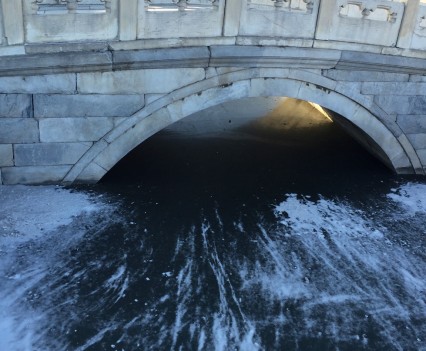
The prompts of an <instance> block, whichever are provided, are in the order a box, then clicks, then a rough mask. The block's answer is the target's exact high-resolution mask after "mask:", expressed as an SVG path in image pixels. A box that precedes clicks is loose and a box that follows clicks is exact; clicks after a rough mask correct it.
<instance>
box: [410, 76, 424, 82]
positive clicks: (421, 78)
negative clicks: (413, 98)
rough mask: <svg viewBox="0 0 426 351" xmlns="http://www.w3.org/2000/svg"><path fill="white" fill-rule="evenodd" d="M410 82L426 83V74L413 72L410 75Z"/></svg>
mask: <svg viewBox="0 0 426 351" xmlns="http://www.w3.org/2000/svg"><path fill="white" fill-rule="evenodd" d="M410 82H415V83H426V75H423V76H421V75H419V74H412V75H410Z"/></svg>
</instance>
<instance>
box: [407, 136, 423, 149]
mask: <svg viewBox="0 0 426 351" xmlns="http://www.w3.org/2000/svg"><path fill="white" fill-rule="evenodd" d="M407 138H408V140H410V142H411V145H413V147H414V148H415V149H416V150H418V149H426V133H418V134H407Z"/></svg>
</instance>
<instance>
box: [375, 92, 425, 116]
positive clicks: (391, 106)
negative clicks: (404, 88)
mask: <svg viewBox="0 0 426 351" xmlns="http://www.w3.org/2000/svg"><path fill="white" fill-rule="evenodd" d="M374 101H375V102H376V103H377V104H378V105H379V106H380V107H381V108H382V109H383V110H385V111H386V112H387V113H388V114H400V115H415V114H418V115H424V114H426V96H406V95H379V96H376V97H375V98H374Z"/></svg>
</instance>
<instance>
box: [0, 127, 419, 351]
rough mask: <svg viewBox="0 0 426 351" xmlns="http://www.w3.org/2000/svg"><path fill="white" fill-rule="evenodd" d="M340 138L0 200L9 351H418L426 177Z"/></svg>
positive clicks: (241, 148)
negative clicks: (386, 163) (398, 170)
mask: <svg viewBox="0 0 426 351" xmlns="http://www.w3.org/2000/svg"><path fill="white" fill-rule="evenodd" d="M330 128H331V126H328V125H326V126H323V127H322V128H316V129H315V132H312V133H307V132H306V131H304V133H303V134H300V135H299V134H297V133H292V134H291V136H289V135H287V134H285V133H284V136H287V137H285V138H283V137H282V135H281V136H278V135H276V134H274V135H270V136H269V137H268V138H266V139H267V140H268V142H266V141H265V140H266V139H265V133H264V131H262V132H259V129H257V132H256V133H254V132H252V133H251V134H250V136H248V135H246V137H245V138H238V139H226V140H223V139H220V138H209V139H179V138H176V139H173V138H172V139H173V140H172V142H171V141H170V137H165V136H164V135H163V136H161V135H160V136H157V137H154V138H153V139H151V140H150V141H148V142H146V143H145V145H143V147H142V148H141V150H139V151H138V152H137V153H134V154H132V155H130V156H129V160H128V161H127V163H125V162H124V163H123V164H121V165H119V167H118V168H117V169H115V170H114V171H113V172H111V174H110V175H109V176H108V177H107V178H105V180H104V182H103V183H101V184H98V185H96V186H85V187H83V186H82V187H73V188H62V187H55V186H43V187H31V186H3V187H1V188H0V199H1V203H0V206H1V211H0V350H7V351H21V350H22V351H27V350H28V351H29V350H37V351H50V350H81V351H83V350H120V351H121V350H126V351H129V350H321V351H323V350H336V351H337V350H340V351H343V350H348V351H349V350H350V351H354V350H355V351H356V350H386V351H392V350H413V351H414V350H426V180H425V178H418V177H417V178H416V177H409V178H407V177H396V176H394V175H393V174H391V173H390V172H389V171H388V170H387V169H385V168H384V167H382V166H381V165H380V164H379V163H378V162H377V161H376V160H374V159H373V158H371V157H370V156H369V155H367V154H365V153H363V152H361V150H360V148H359V146H358V145H356V144H355V143H353V142H351V141H347V139H346V136H345V135H343V134H341V133H340V132H337V133H336V132H335V131H333V133H331V129H330ZM260 129H261V128H260ZM258 132H259V133H258ZM253 133H254V134H253Z"/></svg>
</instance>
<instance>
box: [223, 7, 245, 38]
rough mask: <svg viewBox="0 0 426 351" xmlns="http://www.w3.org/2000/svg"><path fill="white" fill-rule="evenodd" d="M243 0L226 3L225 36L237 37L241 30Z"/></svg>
mask: <svg viewBox="0 0 426 351" xmlns="http://www.w3.org/2000/svg"><path fill="white" fill-rule="evenodd" d="M241 9H242V0H234V1H226V3H225V18H224V23H223V35H225V36H236V35H238V31H239V29H240V18H241Z"/></svg>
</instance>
